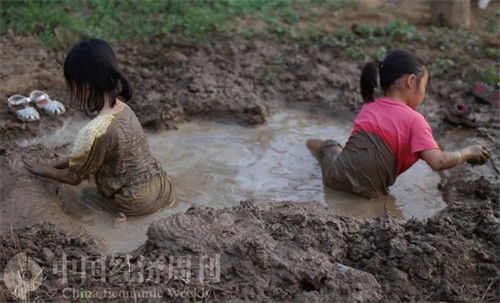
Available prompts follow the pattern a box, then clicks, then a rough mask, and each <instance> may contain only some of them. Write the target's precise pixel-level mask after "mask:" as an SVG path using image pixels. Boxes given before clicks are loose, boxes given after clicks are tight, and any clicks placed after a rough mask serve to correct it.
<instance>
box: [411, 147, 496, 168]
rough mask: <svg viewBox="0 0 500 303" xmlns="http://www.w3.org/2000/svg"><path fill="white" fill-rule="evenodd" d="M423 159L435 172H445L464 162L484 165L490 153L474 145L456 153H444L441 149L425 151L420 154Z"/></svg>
mask: <svg viewBox="0 0 500 303" xmlns="http://www.w3.org/2000/svg"><path fill="white" fill-rule="evenodd" d="M420 156H421V157H422V159H423V160H424V161H425V162H427V164H428V165H429V166H430V167H431V168H432V169H433V170H438V171H439V170H445V169H448V168H452V167H455V166H457V165H459V164H462V163H464V162H466V161H467V162H469V163H471V164H484V163H485V162H486V161H487V160H488V159H489V157H490V153H489V152H488V151H487V150H486V149H485V148H484V147H482V146H480V145H473V146H469V147H466V148H463V149H461V150H458V151H454V152H443V151H441V150H440V149H429V150H424V151H422V152H421V153H420Z"/></svg>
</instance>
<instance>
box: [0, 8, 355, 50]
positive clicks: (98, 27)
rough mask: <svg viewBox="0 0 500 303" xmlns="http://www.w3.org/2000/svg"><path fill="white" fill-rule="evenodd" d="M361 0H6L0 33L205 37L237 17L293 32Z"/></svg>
mask: <svg viewBox="0 0 500 303" xmlns="http://www.w3.org/2000/svg"><path fill="white" fill-rule="evenodd" d="M355 3H357V0H273V1H269V0H152V1H145V0H143V1H139V0H86V1H70V0H46V1H41V0H22V1H18V0H14V1H13V0H2V1H0V6H1V10H0V34H5V33H6V32H7V31H8V30H13V31H14V32H16V33H31V34H35V35H36V36H38V37H39V38H40V39H41V40H42V41H44V42H45V43H47V44H49V45H53V44H57V43H59V42H61V41H58V40H60V39H62V37H65V38H67V37H68V36H74V37H75V38H76V39H81V38H86V37H98V38H103V39H111V38H113V39H123V38H142V39H148V38H151V37H155V36H158V35H165V36H168V35H183V36H188V37H193V38H195V39H206V38H208V36H209V34H210V33H224V32H230V30H231V21H232V20H234V19H235V18H236V17H242V16H246V17H248V16H250V17H251V18H255V19H260V20H263V21H265V22H267V23H268V24H269V25H270V28H273V29H274V30H275V31H276V32H278V33H286V32H289V31H290V27H292V26H293V25H294V24H295V23H297V22H298V21H299V20H301V19H308V18H311V17H313V16H314V13H313V10H312V8H313V7H324V8H328V9H341V8H344V7H346V6H348V5H355Z"/></svg>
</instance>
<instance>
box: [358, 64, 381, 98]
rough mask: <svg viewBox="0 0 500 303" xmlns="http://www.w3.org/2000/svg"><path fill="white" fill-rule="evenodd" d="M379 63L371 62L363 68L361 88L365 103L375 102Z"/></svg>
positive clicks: (360, 81)
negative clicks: (374, 95)
mask: <svg viewBox="0 0 500 303" xmlns="http://www.w3.org/2000/svg"><path fill="white" fill-rule="evenodd" d="M378 75H379V63H378V62H375V61H374V62H370V63H367V64H366V65H365V67H363V70H362V71H361V78H360V80H359V86H360V88H361V96H362V97H363V101H364V102H365V103H367V102H371V101H373V94H374V93H375V88H376V87H377V86H378Z"/></svg>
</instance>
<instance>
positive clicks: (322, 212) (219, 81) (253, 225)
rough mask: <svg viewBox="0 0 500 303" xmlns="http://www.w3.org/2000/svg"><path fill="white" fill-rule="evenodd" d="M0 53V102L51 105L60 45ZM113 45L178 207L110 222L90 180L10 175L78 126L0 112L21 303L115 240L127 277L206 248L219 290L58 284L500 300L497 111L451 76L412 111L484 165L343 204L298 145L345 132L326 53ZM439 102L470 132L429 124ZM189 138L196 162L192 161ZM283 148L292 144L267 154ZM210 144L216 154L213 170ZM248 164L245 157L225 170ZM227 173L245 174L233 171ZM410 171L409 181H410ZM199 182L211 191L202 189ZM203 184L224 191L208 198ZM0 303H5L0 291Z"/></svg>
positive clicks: (284, 295) (288, 47) (220, 45)
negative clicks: (470, 114) (24, 257)
mask: <svg viewBox="0 0 500 303" xmlns="http://www.w3.org/2000/svg"><path fill="white" fill-rule="evenodd" d="M0 43H1V45H2V48H1V49H0V65H1V66H2V68H1V69H0V81H1V82H2V85H1V86H0V98H1V99H2V100H6V98H7V97H8V96H9V95H10V94H13V93H21V94H24V95H27V94H29V92H30V91H31V90H33V89H42V90H45V91H47V92H48V93H49V95H51V96H52V97H54V98H55V99H58V100H62V101H66V102H67V97H66V93H65V87H64V81H63V79H62V60H63V58H64V57H63V56H64V51H53V50H48V49H46V48H45V47H44V46H42V45H40V43H39V42H37V41H36V40H35V39H33V38H30V37H20V36H14V35H12V34H9V35H6V36H2V37H0ZM116 49H117V53H118V59H119V62H120V63H121V65H122V67H123V70H124V72H125V74H126V75H127V76H128V77H129V78H130V81H131V83H132V85H133V89H134V91H135V94H134V98H133V100H132V101H131V103H130V105H131V107H132V108H133V109H134V110H135V111H136V113H137V114H138V116H139V118H140V120H141V123H142V124H143V125H144V126H145V127H146V128H147V129H148V131H149V132H150V133H149V137H150V139H151V144H152V148H153V151H154V152H155V155H157V156H158V157H159V158H162V161H163V162H164V163H165V164H164V165H165V167H166V169H167V171H168V172H169V173H171V174H172V175H173V176H174V177H176V178H177V179H178V180H179V181H180V182H179V183H180V184H185V187H184V188H183V187H182V186H181V187H180V188H178V189H177V190H178V195H179V201H178V202H177V204H176V205H174V207H173V208H171V209H167V210H165V211H164V212H159V213H157V214H154V215H152V216H149V217H147V218H137V219H136V220H133V219H131V220H130V221H129V222H128V223H127V224H125V225H123V226H118V227H113V226H112V223H111V222H112V220H111V218H110V217H109V216H108V215H106V213H104V212H102V211H101V210H99V209H98V208H96V206H95V204H94V203H93V202H92V198H91V196H90V195H88V191H87V190H86V188H88V187H89V186H91V185H90V184H82V185H81V186H80V187H77V188H72V187H69V186H58V185H55V184H54V183H53V182H50V181H46V180H41V179H39V178H35V177H32V176H30V175H28V174H27V173H26V172H25V171H24V169H23V168H22V159H23V158H30V159H32V160H40V161H49V160H54V159H56V158H59V157H61V156H63V155H64V154H65V153H66V152H67V151H68V150H69V148H70V142H71V139H72V135H71V134H72V132H73V133H74V132H75V131H77V130H78V129H79V128H80V127H81V125H83V123H84V118H85V117H83V116H81V115H80V114H78V113H76V112H75V111H74V110H71V109H70V110H69V111H68V113H67V114H66V115H64V116H61V117H53V118H48V117H46V116H45V117H43V118H42V120H41V121H40V122H37V123H32V124H31V123H30V124H24V123H20V122H17V121H16V120H15V118H14V117H13V116H12V115H11V114H9V113H8V109H7V106H6V103H5V102H3V103H0V155H1V157H0V193H1V200H0V211H1V221H0V228H1V231H2V233H1V234H0V242H1V245H0V268H2V269H3V268H4V267H5V265H6V264H7V262H8V260H9V259H10V258H11V257H13V256H14V255H15V254H16V253H19V252H21V251H22V252H26V253H27V254H28V256H30V257H31V258H33V259H34V260H35V261H36V262H37V263H38V264H39V265H40V266H42V267H43V268H44V272H43V274H44V277H45V280H44V282H43V284H42V285H41V286H40V288H39V289H38V290H36V291H35V292H33V293H31V297H30V298H31V299H32V301H35V300H44V301H67V299H68V298H66V297H64V296H63V294H62V292H61V290H62V289H64V287H65V285H64V284H63V283H62V281H61V279H60V277H59V276H58V275H56V274H54V273H53V272H52V271H51V269H52V266H53V261H54V260H59V259H60V258H61V257H62V255H63V253H64V254H66V256H67V257H68V258H74V259H78V258H80V257H81V256H85V255H100V254H101V253H103V247H105V246H106V244H107V245H108V246H113V245H115V246H113V247H112V248H113V249H111V250H110V251H115V252H116V251H129V250H131V249H134V248H136V247H138V248H137V249H136V250H135V251H132V252H130V255H131V256H132V259H131V260H130V264H129V265H131V266H130V267H129V270H130V271H131V272H132V273H137V274H138V271H139V270H138V269H137V267H136V266H134V265H138V264H139V263H140V262H141V261H140V260H141V258H142V257H145V258H147V259H155V258H156V257H158V256H165V255H190V254H193V255H197V254H199V253H205V254H220V266H221V268H220V273H221V276H220V282H219V283H208V284H199V283H197V282H195V281H186V280H175V279H174V280H168V281H166V282H165V283H159V284H157V283H154V282H143V283H136V284H127V283H125V282H123V281H121V280H120V279H117V280H113V281H114V282H113V281H111V282H109V281H108V282H109V283H102V282H100V281H95V280H90V279H88V280H85V281H80V280H78V279H79V278H78V276H71V279H74V280H71V279H70V281H73V282H75V283H77V284H78V287H81V289H91V290H102V289H106V288H107V289H113V290H122V289H123V288H126V289H136V290H150V289H152V288H153V289H158V290H163V291H165V293H168V291H167V290H168V288H169V287H173V288H176V289H180V290H189V291H194V292H195V293H196V292H198V293H201V292H203V291H207V296H206V297H205V299H206V300H207V301H237V300H244V301H265V300H279V301H318V302H330V301H332V298H334V299H333V300H337V301H339V302H361V301H363V302H370V301H380V302H387V301H389V302H401V301H466V302H471V301H486V302H488V301H496V300H498V299H499V285H498V283H499V281H498V269H497V265H496V264H498V263H499V261H500V260H499V256H500V252H499V251H498V247H500V246H499V244H500V234H499V229H498V220H499V204H498V201H499V181H498V176H499V172H498V167H500V166H499V165H500V163H499V162H498V159H497V154H498V152H497V150H498V142H500V141H499V140H498V112H497V109H493V108H491V107H488V106H487V105H479V104H476V103H475V102H474V99H473V98H472V97H471V96H469V95H467V90H468V86H467V84H466V83H463V82H460V81H455V79H454V78H453V75H452V74H451V75H447V74H443V75H441V76H438V77H434V78H433V79H432V84H431V87H430V88H429V93H428V97H427V98H426V101H425V102H424V104H423V105H422V108H421V109H420V110H421V111H422V113H423V114H424V115H425V116H426V118H428V120H429V121H430V122H431V124H432V126H433V129H434V130H435V134H436V135H437V137H438V141H439V142H440V144H441V145H442V146H443V147H445V148H458V147H464V146H466V145H467V144H470V143H480V144H484V145H485V146H487V147H488V148H489V149H490V150H491V151H492V154H494V156H493V159H492V161H490V162H489V163H488V164H487V165H484V166H481V167H471V166H469V165H462V166H460V167H458V168H455V169H452V170H450V171H446V172H444V173H441V174H440V179H439V178H438V177H437V175H436V174H435V173H433V172H430V171H429V170H428V168H426V167H425V166H424V165H417V166H415V167H414V168H412V171H411V173H410V174H407V175H406V174H405V175H403V176H401V177H400V178H399V179H398V181H397V183H396V185H395V186H394V188H392V189H391V191H392V193H393V197H392V198H390V199H389V200H382V201H379V202H376V201H371V202H374V203H370V204H368V203H367V202H366V201H365V202H359V201H358V202H359V204H356V206H354V204H355V203H353V200H352V197H349V196H348V195H346V196H343V197H342V198H341V197H340V196H341V194H339V193H335V192H329V191H322V187H321V183H320V179H319V167H317V164H315V162H314V159H313V158H312V156H311V155H309V154H308V153H307V151H306V150H305V147H304V146H303V144H302V143H301V142H303V141H305V139H307V137H309V135H310V136H311V137H312V136H314V137H317V136H318V135H320V137H321V136H323V135H324V136H325V138H336V136H338V139H340V141H342V139H343V138H345V137H346V136H347V133H348V127H347V126H345V125H346V124H343V123H348V121H352V119H351V118H352V117H354V115H355V113H356V112H357V110H359V108H360V106H361V105H362V104H361V98H360V97H359V91H358V77H359V71H360V67H361V64H362V62H353V61H349V60H345V59H344V58H343V57H341V54H339V53H338V52H337V51H336V50H335V49H328V48H321V47H318V46H317V45H301V44H296V43H293V42H289V43H280V42H277V41H268V40H265V39H242V38H232V39H229V38H220V39H216V40H214V41H211V42H204V43H195V42H189V41H170V42H169V43H165V44H160V45H157V44H155V43H150V44H144V43H140V42H136V41H129V42H124V43H122V44H120V45H116ZM34 50H36V51H34ZM420 52H423V53H427V54H428V53H429V52H430V50H429V49H425V48H423V50H422V51H420ZM471 60H472V59H471ZM478 60H481V59H475V61H474V62H477V61H478ZM450 83H453V85H450ZM455 102H460V103H464V104H472V105H474V108H475V113H476V114H477V117H478V119H479V120H480V121H482V125H483V128H480V129H466V128H460V127H456V126H450V125H449V124H447V123H445V122H444V121H443V120H442V118H441V117H442V114H443V113H444V112H445V111H446V110H447V109H448V108H449V107H450V106H451V105H452V104H454V103H455ZM304 103H305V104H307V106H306V108H308V109H313V113H308V112H307V111H305V110H304V109H302V110H301V114H297V115H298V116H295V117H294V118H293V119H288V120H287V114H289V113H290V112H291V111H290V108H292V107H293V108H295V107H296V106H297V105H301V104H304ZM301 106H302V105H301ZM285 109H286V110H285ZM296 113H297V112H296ZM280 115H281V116H280ZM304 115H305V116H304ZM308 115H312V117H313V119H311V118H310V116H308ZM322 116H323V117H325V116H326V117H327V119H326V120H327V122H325V120H324V119H322V118H320V117H322ZM276 117H278V118H276ZM279 117H281V118H279ZM304 117H309V118H307V119H304ZM280 119H281V120H280ZM301 119H302V120H301ZM311 120H313V121H314V123H312V122H311ZM236 123H237V124H236ZM241 124H243V125H245V127H243V126H242V125H241ZM248 126H250V127H248ZM175 129H178V130H177V132H175V131H173V130H175ZM263 129H264V130H265V131H262V130H263ZM223 130H225V131H223ZM332 130H335V133H333V131H332ZM211 133H213V134H215V135H213V136H212V137H211V135H210V134H211ZM187 134H189V135H190V136H189V137H188V136H187ZM163 138H165V140H163ZM241 138H246V139H245V140H243V139H241ZM217 139H220V141H217ZM222 139H223V140H222ZM190 140H191V141H190ZM171 144H176V146H175V148H178V149H174V148H173V146H172V145H171ZM200 145H201V146H206V147H207V148H209V149H208V150H209V151H212V152H211V153H206V152H205V153H204V151H205V149H202V148H200ZM285 145H286V146H289V147H291V148H290V149H288V150H284V149H283V146H285ZM231 146H233V147H234V146H237V147H240V148H233V149H231ZM249 146H253V147H254V149H250V148H249ZM218 148H219V149H225V150H226V151H227V153H226V154H224V155H226V156H227V157H226V158H222V159H220V158H219V160H218V161H214V160H215V159H217V156H218V155H217V151H218ZM168 151H171V152H170V153H169V152H168ZM174 151H175V152H174ZM263 151H266V152H265V153H264V152H263ZM250 155H254V156H256V155H258V156H260V158H259V157H257V158H256V159H255V161H253V162H244V161H243V163H242V162H239V161H236V160H240V159H239V158H241V157H242V156H250ZM283 155H287V156H283ZM281 156H283V157H281ZM183 159H188V160H189V161H183ZM280 159H281V160H280ZM208 160H210V162H209V161H208ZM187 163H188V164H189V165H185V164H187ZM209 163H214V164H213V165H212V166H210V165H208V164H209ZM221 163H224V164H226V165H225V166H222V165H221ZM269 163H275V164H280V165H281V166H278V167H277V168H275V167H272V166H271V165H270V164H269ZM243 164H245V165H246V167H247V168H248V169H247V170H246V172H245V173H241V171H242V170H240V172H239V173H238V170H239V168H240V166H239V165H243ZM295 165H296V166H295ZM273 168H275V169H273ZM306 168H307V169H306ZM194 172H202V174H199V175H200V176H199V179H201V180H200V182H199V183H197V184H202V185H201V186H200V188H197V190H196V191H189V190H188V188H193V186H192V185H193V183H192V182H195V180H194V176H195V175H194ZM285 176H288V177H285ZM415 176H417V177H418V178H419V182H418V183H417V184H415V186H413V187H411V186H409V184H413V183H414V182H415ZM266 180H273V182H265V181H266ZM439 180H440V181H439ZM221 181H224V182H221ZM257 181H261V182H260V183H256V182H257ZM306 181H307V182H306ZM214 183H218V184H219V185H218V186H216V187H215V188H214V187H213V186H212V185H213V184H214ZM209 185H210V188H212V190H213V191H215V192H217V193H224V194H223V195H214V194H211V193H213V191H212V192H210V191H209V190H207V188H208V187H209ZM398 186H400V187H398ZM436 187H439V191H438V190H437V189H436ZM297 190H300V191H297ZM439 194H442V197H443V198H442V200H441V198H440V197H439ZM75 196H81V197H82V198H81V199H74V197H75ZM341 199H345V203H344V202H339V201H341ZM239 200H242V201H245V202H241V203H239ZM269 200H274V201H269ZM276 200H281V201H286V202H276ZM19 201H22V203H18V202H19ZM65 201H66V202H65ZM67 201H70V202H72V203H68V202H67ZM311 201H315V202H311ZM441 201H445V202H446V204H447V207H446V208H444V209H442V207H443V204H442V202H441ZM298 202H303V203H298ZM21 205H22V207H21ZM339 213H342V214H343V215H339ZM373 217H375V218H373ZM411 217H415V218H411ZM364 218H369V219H364ZM51 223H52V225H51ZM33 224H34V225H33ZM27 225H29V226H27ZM26 226H27V227H26ZM82 226H87V227H89V228H88V229H84V228H82ZM92 227H93V228H94V229H92ZM148 227H149V229H147V228H148ZM103 230H104V232H103ZM146 230H147V234H146ZM98 233H101V235H100V237H99V238H97V237H95V235H96V234H98ZM131 235H133V237H131ZM113 241H114V242H113ZM144 241H146V242H145V244H143V245H141V244H142V243H143V242H144ZM110 243H114V244H113V245H110ZM108 248H109V247H108ZM107 266H108V267H111V264H108V265H107ZM344 266H348V267H350V268H352V269H349V268H347V269H346V267H344ZM73 282H72V283H73ZM124 285H126V286H125V287H124ZM73 286H74V284H73ZM167 297H168V298H167V299H170V300H172V301H174V300H175V301H191V300H193V298H181V297H175V296H167ZM2 299H8V300H13V297H12V295H11V294H10V293H9V292H8V291H7V290H6V289H5V288H4V287H3V284H2V286H1V287H0V301H2ZM77 299H79V298H77ZM106 301H112V300H106ZM115 301H120V300H118V299H116V300H115ZM122 301H123V300H122ZM138 301H147V300H138Z"/></svg>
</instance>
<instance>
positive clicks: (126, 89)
mask: <svg viewBox="0 0 500 303" xmlns="http://www.w3.org/2000/svg"><path fill="white" fill-rule="evenodd" d="M118 79H119V80H120V83H121V90H120V93H119V96H120V97H122V98H123V100H124V101H128V100H130V99H131V98H132V88H131V87H130V83H129V82H128V80H127V78H125V77H124V76H123V75H122V74H121V73H120V72H118Z"/></svg>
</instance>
